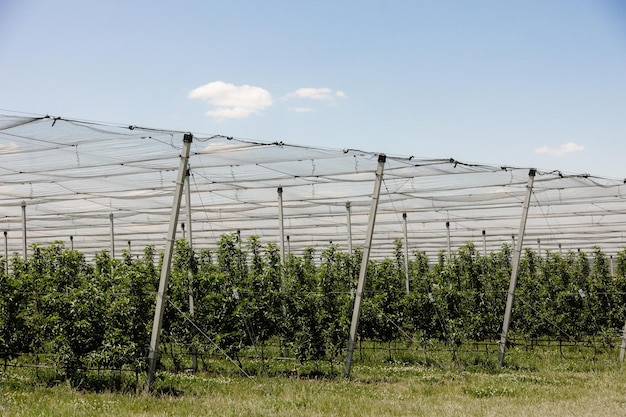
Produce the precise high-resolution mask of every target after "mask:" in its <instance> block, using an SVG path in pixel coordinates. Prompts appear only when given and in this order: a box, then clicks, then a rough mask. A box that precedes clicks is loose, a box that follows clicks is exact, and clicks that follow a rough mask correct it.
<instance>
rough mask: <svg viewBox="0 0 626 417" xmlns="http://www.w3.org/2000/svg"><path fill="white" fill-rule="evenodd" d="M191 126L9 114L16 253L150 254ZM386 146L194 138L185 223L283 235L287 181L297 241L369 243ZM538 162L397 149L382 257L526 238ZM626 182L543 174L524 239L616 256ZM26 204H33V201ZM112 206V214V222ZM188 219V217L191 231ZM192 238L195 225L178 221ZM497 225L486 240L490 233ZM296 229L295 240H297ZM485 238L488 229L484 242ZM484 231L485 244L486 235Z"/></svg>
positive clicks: (8, 178) (204, 232) (4, 193)
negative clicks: (516, 163) (39, 249)
mask: <svg viewBox="0 0 626 417" xmlns="http://www.w3.org/2000/svg"><path fill="white" fill-rule="evenodd" d="M183 134H184V132H179V131H169V130H157V129H146V128H140V127H135V126H126V125H113V124H103V123H94V122H85V121H75V120H67V119H62V118H54V117H48V116H46V117H30V118H29V117H24V116H22V115H12V114H4V115H0V210H1V211H0V213H1V216H2V218H1V221H2V226H0V228H1V229H3V230H4V231H6V232H7V234H6V236H7V237H6V240H7V247H8V252H9V253H10V254H12V253H13V252H18V253H21V251H22V248H23V237H22V235H23V226H24V222H23V214H24V213H25V218H26V222H25V224H26V233H27V243H28V245H29V246H30V245H32V244H34V243H40V244H48V243H50V242H53V241H57V240H60V241H64V242H65V244H66V246H69V245H70V236H71V237H72V238H71V239H72V242H71V244H72V245H73V247H74V248H75V249H78V250H80V251H82V252H84V253H86V254H88V255H93V254H95V253H96V252H99V251H101V250H103V249H110V248H111V229H112V226H111V225H112V224H113V230H114V236H115V247H116V248H119V249H118V250H119V251H121V250H122V249H127V248H128V247H130V250H131V252H132V253H136V254H138V253H139V252H141V251H142V250H143V248H144V247H145V246H146V245H148V244H154V245H155V246H156V247H157V249H162V247H163V246H164V244H165V238H166V235H167V228H168V224H169V221H170V214H171V210H172V202H173V198H174V195H173V194H174V189H175V186H176V184H175V182H176V176H177V170H178V165H179V162H180V152H181V149H182V138H183ZM377 164H378V155H377V154H376V153H373V152H366V151H361V150H353V149H326V148H317V147H305V146H293V145H288V144H284V143H261V142H255V141H250V140H241V139H236V138H230V137H226V136H219V135H218V136H207V135H199V134H194V140H193V143H192V152H191V156H190V161H189V165H190V177H189V179H190V189H191V192H190V200H191V204H190V208H191V210H190V211H191V219H189V218H187V217H188V216H187V208H186V207H185V198H184V197H183V200H182V201H183V206H182V208H181V214H180V217H179V222H180V223H185V224H186V225H191V227H192V231H193V241H194V242H193V243H194V247H196V248H215V247H216V244H217V241H218V240H219V237H220V235H222V234H224V233H236V232H237V231H239V232H240V233H241V236H242V238H243V240H244V242H245V240H246V238H247V237H248V236H251V235H257V236H260V237H261V241H262V242H263V243H268V242H276V244H277V245H278V244H279V239H280V238H279V225H278V218H279V214H278V213H279V199H278V192H277V190H278V188H279V187H282V190H283V193H282V202H283V215H284V234H285V249H286V251H290V252H292V253H296V254H299V253H300V252H301V251H302V250H303V249H304V248H305V247H308V246H313V247H316V248H318V249H320V250H321V249H323V248H326V247H328V245H329V243H330V242H332V243H334V244H337V245H339V247H340V249H342V250H347V248H348V239H349V234H348V208H347V203H349V207H350V208H349V211H350V213H349V214H350V216H349V218H350V226H351V227H350V229H351V232H352V235H351V236H352V243H353V246H354V247H358V246H359V245H362V244H363V242H364V238H365V231H366V229H367V223H368V215H369V212H370V206H371V204H372V192H373V188H374V182H375V178H376V176H375V171H376V167H377ZM528 176H529V168H520V167H504V166H502V167H501V166H488V165H477V164H466V163H462V162H459V161H457V160H455V159H423V158H415V157H402V156H390V155H387V159H386V163H385V167H384V174H383V178H384V181H383V184H382V188H381V195H380V199H379V208H378V215H377V219H376V226H375V233H374V239H373V244H372V256H374V257H384V256H392V255H393V249H394V240H395V239H403V237H404V219H403V213H406V219H407V220H406V221H407V235H408V244H409V248H410V250H411V251H413V250H420V251H424V252H426V253H427V254H428V255H429V256H430V257H434V256H436V255H437V253H439V252H440V251H442V250H447V241H448V230H447V228H446V223H448V224H449V233H450V241H451V246H452V249H453V250H454V249H455V248H456V247H458V246H459V245H462V244H464V243H466V242H468V241H472V242H474V243H475V244H476V246H477V248H479V249H481V250H482V248H483V244H486V247H487V250H488V251H491V250H495V249H499V248H500V247H501V246H502V244H503V243H513V240H514V239H517V238H519V237H518V236H517V234H518V230H519V225H520V218H521V214H522V206H523V201H524V197H525V194H526V188H527V183H528ZM625 187H626V185H625V184H624V180H617V179H608V178H599V177H594V176H591V175H587V174H583V175H570V174H565V173H561V172H559V171H552V172H543V171H538V172H537V175H536V177H535V181H534V187H533V193H532V199H531V205H530V209H529V216H528V223H527V227H526V235H525V246H527V247H533V248H539V247H540V248H541V250H542V251H545V250H559V247H560V248H561V250H564V251H565V250H576V249H581V250H589V249H590V248H591V247H592V246H595V245H597V246H600V247H601V248H602V249H603V250H604V251H605V253H607V254H614V253H616V252H617V251H619V250H621V249H622V248H623V244H624V236H625V232H626V205H625V201H624V195H625V194H626V188H625ZM23 205H25V208H23V207H22V206H23ZM111 214H112V215H113V220H111ZM187 227H189V226H187ZM179 230H180V234H179V237H183V235H182V227H179ZM483 231H484V235H483ZM287 236H288V237H287ZM483 236H484V238H483ZM483 239H484V240H483Z"/></svg>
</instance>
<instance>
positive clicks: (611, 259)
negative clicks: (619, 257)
mask: <svg viewBox="0 0 626 417" xmlns="http://www.w3.org/2000/svg"><path fill="white" fill-rule="evenodd" d="M609 262H610V263H609V274H611V276H613V274H614V273H615V269H614V267H613V255H611V256H610V257H609Z"/></svg>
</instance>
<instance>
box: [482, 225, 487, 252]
mask: <svg viewBox="0 0 626 417" xmlns="http://www.w3.org/2000/svg"><path fill="white" fill-rule="evenodd" d="M483 256H487V232H485V231H484V230H483Z"/></svg>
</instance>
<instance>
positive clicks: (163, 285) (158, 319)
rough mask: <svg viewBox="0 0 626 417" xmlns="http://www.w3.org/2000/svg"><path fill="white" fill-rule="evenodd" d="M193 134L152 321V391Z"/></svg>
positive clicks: (149, 382) (180, 176)
mask: <svg viewBox="0 0 626 417" xmlns="http://www.w3.org/2000/svg"><path fill="white" fill-rule="evenodd" d="M192 141H193V136H192V135H191V133H185V135H184V137H183V149H182V153H181V155H180V165H179V166H178V177H177V179H176V189H175V191H174V202H173V203H172V212H171V214H170V224H169V229H168V233H167V243H166V245H165V252H164V253H163V267H162V268H161V277H160V279H159V290H158V292H157V295H156V308H155V310H154V321H153V323H152V335H151V337H150V347H149V350H148V373H147V376H146V385H145V390H146V391H150V388H151V387H152V383H153V382H154V376H155V373H156V367H157V362H158V360H159V353H158V347H159V338H160V336H161V327H162V324H163V313H164V311H165V300H166V297H167V284H168V281H169V278H170V271H171V268H172V254H173V252H174V242H175V240H176V225H177V224H178V214H179V211H180V203H181V199H182V194H183V185H184V182H185V173H186V168H187V161H188V160H189V149H190V148H191V142H192Z"/></svg>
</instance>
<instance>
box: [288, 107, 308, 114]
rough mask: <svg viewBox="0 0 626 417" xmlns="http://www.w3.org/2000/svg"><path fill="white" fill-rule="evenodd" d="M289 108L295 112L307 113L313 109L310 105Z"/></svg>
mask: <svg viewBox="0 0 626 417" xmlns="http://www.w3.org/2000/svg"><path fill="white" fill-rule="evenodd" d="M291 110H293V111H295V112H296V113H309V112H312V111H313V109H312V108H310V107H292V108H291Z"/></svg>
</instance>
